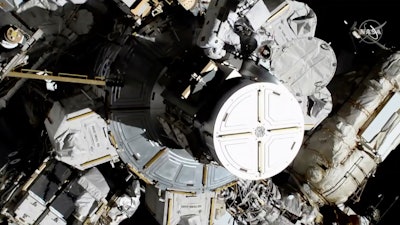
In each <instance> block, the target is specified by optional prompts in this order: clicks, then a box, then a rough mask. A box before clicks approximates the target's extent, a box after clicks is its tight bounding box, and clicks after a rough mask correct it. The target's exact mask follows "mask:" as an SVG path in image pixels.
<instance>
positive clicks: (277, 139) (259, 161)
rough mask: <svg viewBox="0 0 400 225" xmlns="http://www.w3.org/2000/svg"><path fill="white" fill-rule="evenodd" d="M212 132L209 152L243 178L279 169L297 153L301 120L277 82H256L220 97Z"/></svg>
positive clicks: (293, 102)
mask: <svg viewBox="0 0 400 225" xmlns="http://www.w3.org/2000/svg"><path fill="white" fill-rule="evenodd" d="M213 132H214V133H213V142H214V143H213V144H214V151H215V154H216V156H217V157H218V160H219V162H220V163H221V164H222V165H223V166H224V167H225V168H226V169H227V170H229V171H230V172H231V173H233V174H234V175H236V176H238V177H240V178H243V179H250V180H257V179H265V178H269V177H272V176H274V175H276V174H278V173H279V172H281V171H283V170H284V169H285V168H286V167H287V166H288V165H289V164H290V163H291V162H292V160H293V159H294V158H295V156H296V155H297V153H298V151H299V149H300V146H301V144H302V141H303V136H304V118H303V113H302V110H301V108H300V105H299V104H298V102H297V100H296V99H295V97H294V96H293V95H292V94H291V93H290V92H289V91H288V90H287V89H286V88H285V87H284V86H283V85H280V84H275V83H267V82H257V83H253V84H250V85H247V86H244V87H242V88H240V89H239V90H237V91H236V92H234V93H233V94H232V95H231V96H230V97H229V98H228V99H227V100H226V101H225V103H224V104H223V105H222V107H221V109H220V110H219V112H218V115H217V118H216V120H215V124H214V131H213Z"/></svg>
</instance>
